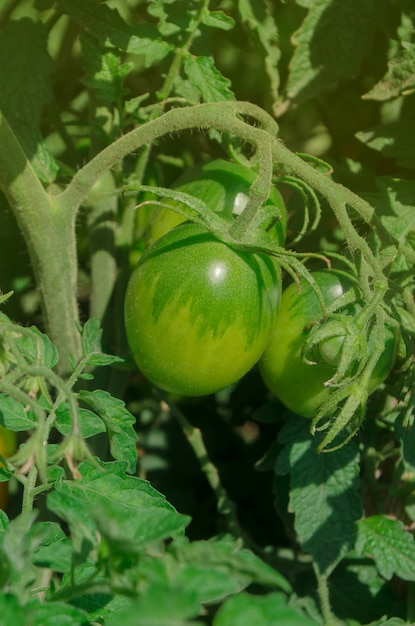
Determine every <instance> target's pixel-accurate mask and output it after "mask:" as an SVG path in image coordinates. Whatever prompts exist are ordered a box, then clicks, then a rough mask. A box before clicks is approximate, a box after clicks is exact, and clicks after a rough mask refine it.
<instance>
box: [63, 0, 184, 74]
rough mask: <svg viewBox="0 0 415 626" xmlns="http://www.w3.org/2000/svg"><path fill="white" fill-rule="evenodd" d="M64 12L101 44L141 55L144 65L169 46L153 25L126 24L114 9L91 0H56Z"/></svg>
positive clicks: (168, 49)
mask: <svg viewBox="0 0 415 626" xmlns="http://www.w3.org/2000/svg"><path fill="white" fill-rule="evenodd" d="M59 5H60V10H61V11H62V12H64V13H68V14H69V15H70V16H71V17H72V18H73V19H74V20H75V21H77V22H78V24H79V25H80V26H81V28H82V29H84V30H85V32H87V33H88V35H89V36H91V37H94V38H95V39H97V40H98V41H99V42H100V43H101V44H103V45H105V46H114V47H116V48H119V49H120V50H124V51H125V52H128V53H130V54H135V55H139V56H143V57H144V63H145V66H146V67H150V66H151V65H153V63H156V62H157V61H160V60H161V59H163V58H164V57H165V56H166V54H168V53H169V51H170V50H171V49H172V46H171V45H170V44H169V43H167V42H165V41H163V40H162V38H161V37H160V36H159V34H158V32H157V30H156V28H155V27H154V25H153V24H136V23H134V24H127V22H125V21H124V20H123V18H122V17H121V15H120V14H119V12H118V11H117V10H116V9H111V8H110V7H108V6H107V5H106V4H99V3H97V2H95V1H92V2H91V0H60V2H59Z"/></svg>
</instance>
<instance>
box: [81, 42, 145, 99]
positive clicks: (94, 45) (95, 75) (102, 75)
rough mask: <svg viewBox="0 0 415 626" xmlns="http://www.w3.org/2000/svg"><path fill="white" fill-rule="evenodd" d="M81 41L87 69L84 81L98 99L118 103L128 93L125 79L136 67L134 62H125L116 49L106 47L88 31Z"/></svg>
mask: <svg viewBox="0 0 415 626" xmlns="http://www.w3.org/2000/svg"><path fill="white" fill-rule="evenodd" d="M81 42H82V51H83V54H84V59H85V60H84V65H85V68H86V71H87V76H86V78H84V79H83V83H84V84H85V85H86V86H87V87H89V88H90V89H91V90H92V91H93V92H94V94H95V96H96V98H97V99H98V100H101V101H103V102H108V103H110V104H118V103H119V102H121V99H122V98H123V97H124V96H125V95H127V94H128V89H126V88H125V87H124V80H125V78H126V77H127V76H128V74H129V72H130V70H131V69H132V68H133V67H134V66H133V64H132V63H123V62H122V60H121V58H120V55H119V54H118V53H117V50H116V49H114V48H110V49H109V50H108V49H106V48H105V46H103V45H102V44H101V43H100V42H99V41H98V40H97V39H96V38H94V37H91V36H90V35H88V34H86V33H82V37H81Z"/></svg>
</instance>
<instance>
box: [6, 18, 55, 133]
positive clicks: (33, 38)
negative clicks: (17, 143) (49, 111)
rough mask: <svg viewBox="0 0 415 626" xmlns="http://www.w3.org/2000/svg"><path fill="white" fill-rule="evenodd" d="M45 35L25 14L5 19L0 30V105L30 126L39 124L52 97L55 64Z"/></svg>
mask: <svg viewBox="0 0 415 626" xmlns="http://www.w3.org/2000/svg"><path fill="white" fill-rule="evenodd" d="M47 38H48V33H47V30H46V28H45V26H44V25H43V24H42V23H41V22H34V21H32V20H31V19H29V18H27V17H25V18H22V19H20V20H18V21H8V22H7V23H6V25H5V26H4V27H3V29H2V32H1V38H0V67H1V68H2V69H1V71H0V108H1V109H2V111H3V112H4V113H5V114H6V116H10V115H12V116H13V118H17V119H20V120H22V121H23V122H24V123H25V124H26V125H27V126H28V127H29V126H30V127H31V128H37V127H38V126H39V124H40V121H41V116H42V112H43V108H44V106H45V104H47V103H48V102H49V101H50V99H51V93H52V92H51V81H50V76H51V74H52V72H53V69H54V65H53V61H52V59H51V58H50V56H49V54H48V49H47ZM10 121H12V120H10Z"/></svg>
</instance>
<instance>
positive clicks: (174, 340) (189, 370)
mask: <svg viewBox="0 0 415 626" xmlns="http://www.w3.org/2000/svg"><path fill="white" fill-rule="evenodd" d="M279 295H280V271H279V268H278V267H277V266H276V264H275V262H274V261H273V260H272V259H271V258H270V257H269V256H267V255H263V254H253V253H247V252H240V251H236V250H234V249H232V248H231V247H229V246H228V245H226V244H225V243H223V242H221V241H219V240H217V239H215V237H214V236H213V235H212V234H210V233H208V232H207V231H206V230H205V229H204V228H203V227H202V226H200V225H197V224H193V223H185V224H182V225H179V226H177V227H176V228H174V229H173V230H171V231H169V232H168V233H167V234H166V235H164V236H163V237H162V238H161V239H159V240H158V241H157V242H156V243H155V244H154V245H153V246H151V247H150V248H148V250H147V251H146V252H145V253H144V255H143V256H142V258H141V259H140V261H139V263H138V264H137V266H136V268H135V269H134V271H133V273H132V275H131V277H130V281H129V285H128V288H127V292H126V297H125V324H126V332H127V338H128V343H129V346H130V349H131V352H132V355H133V357H134V359H135V361H136V363H137V366H138V367H139V369H140V370H141V372H142V373H143V374H144V375H145V376H146V377H147V378H148V379H149V380H150V381H151V382H152V383H153V384H155V385H157V386H158V387H160V388H162V389H164V390H166V391H169V392H171V393H174V394H178V395H182V396H202V395H208V394H211V393H215V392H217V391H219V390H221V389H224V388H225V387H228V386H230V385H232V384H234V383H236V382H237V381H238V380H239V379H240V378H242V377H243V376H244V375H245V374H246V373H247V372H248V371H249V370H250V369H251V368H252V367H253V366H254V365H255V363H256V362H257V361H258V359H259V358H260V356H261V354H262V353H263V351H264V350H265V348H266V346H267V344H268V341H269V338H270V335H271V331H272V328H273V323H274V319H275V316H276V312H277V309H278V302H279Z"/></svg>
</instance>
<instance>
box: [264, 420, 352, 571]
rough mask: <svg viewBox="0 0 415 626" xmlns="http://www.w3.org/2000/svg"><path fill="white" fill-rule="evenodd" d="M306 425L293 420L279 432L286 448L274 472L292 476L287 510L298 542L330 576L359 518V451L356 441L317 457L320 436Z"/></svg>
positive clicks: (348, 546) (349, 543)
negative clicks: (313, 433) (291, 516)
mask: <svg viewBox="0 0 415 626" xmlns="http://www.w3.org/2000/svg"><path fill="white" fill-rule="evenodd" d="M309 428H310V423H309V421H308V420H305V419H303V418H297V419H296V418H295V417H294V416H292V417H291V418H290V422H288V423H287V424H286V425H285V427H284V428H283V429H282V431H281V433H280V437H279V442H280V443H281V444H284V448H283V450H282V452H281V453H280V455H279V457H278V459H277V464H276V473H277V474H287V473H289V474H290V501H289V511H290V512H291V513H294V515H295V529H296V532H297V534H298V539H299V541H300V544H301V546H302V548H303V550H305V551H306V552H310V553H311V554H312V556H313V558H314V561H315V563H316V565H317V566H318V568H319V570H320V572H321V573H325V574H327V575H328V574H329V573H330V572H331V571H332V570H333V568H334V567H335V566H336V565H337V563H338V562H339V561H340V560H341V559H342V558H343V557H344V556H345V555H346V554H347V553H348V552H349V550H350V549H351V548H352V547H353V543H354V536H355V531H356V521H357V520H358V519H360V517H361V515H362V504H361V499H360V497H359V494H358V488H359V474H360V467H359V452H358V448H357V446H356V445H355V443H354V442H350V443H348V444H347V445H345V446H343V447H342V448H340V450H337V451H336V452H333V453H327V454H318V453H317V447H318V444H319V440H320V437H319V436H315V437H313V436H312V435H311V434H310V430H309Z"/></svg>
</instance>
